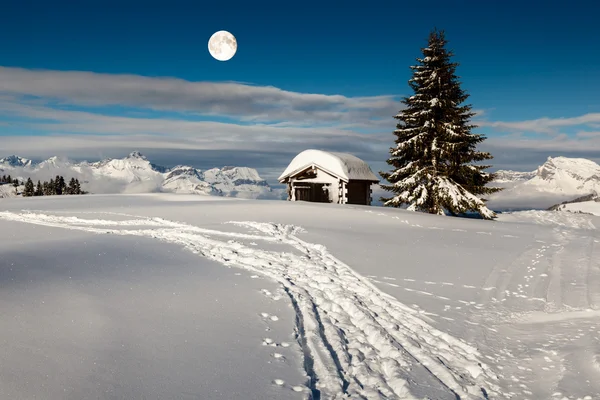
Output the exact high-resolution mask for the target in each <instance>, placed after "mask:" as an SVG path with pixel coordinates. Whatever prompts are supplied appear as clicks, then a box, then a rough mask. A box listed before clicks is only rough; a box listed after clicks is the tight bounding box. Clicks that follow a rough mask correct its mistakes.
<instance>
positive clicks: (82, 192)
mask: <svg viewBox="0 0 600 400" xmlns="http://www.w3.org/2000/svg"><path fill="white" fill-rule="evenodd" d="M86 193H87V192H84V191H83V190H81V185H80V184H79V179H77V178H75V194H86Z"/></svg>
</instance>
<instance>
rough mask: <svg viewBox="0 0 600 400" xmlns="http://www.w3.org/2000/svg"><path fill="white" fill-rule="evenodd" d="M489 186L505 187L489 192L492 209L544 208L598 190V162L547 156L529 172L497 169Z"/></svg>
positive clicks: (599, 187) (489, 203)
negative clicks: (495, 191) (538, 165)
mask: <svg viewBox="0 0 600 400" xmlns="http://www.w3.org/2000/svg"><path fill="white" fill-rule="evenodd" d="M496 174H497V180H496V181H494V182H492V183H491V185H494V186H500V187H504V188H505V190H503V191H501V192H499V193H496V194H493V195H490V196H489V202H488V205H489V206H490V208H492V209H494V210H504V209H527V208H539V209H546V208H548V207H551V206H553V205H555V204H557V203H561V202H563V201H567V200H573V199H574V198H576V197H579V196H584V195H588V194H592V193H600V165H598V164H596V163H595V162H593V161H590V160H587V159H584V158H567V157H554V158H552V157H548V160H547V161H546V162H545V163H544V164H543V165H541V166H540V167H539V168H538V169H537V170H536V171H533V172H515V171H498V172H497V173H496Z"/></svg>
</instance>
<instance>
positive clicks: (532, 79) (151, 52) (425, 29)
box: [0, 0, 600, 151]
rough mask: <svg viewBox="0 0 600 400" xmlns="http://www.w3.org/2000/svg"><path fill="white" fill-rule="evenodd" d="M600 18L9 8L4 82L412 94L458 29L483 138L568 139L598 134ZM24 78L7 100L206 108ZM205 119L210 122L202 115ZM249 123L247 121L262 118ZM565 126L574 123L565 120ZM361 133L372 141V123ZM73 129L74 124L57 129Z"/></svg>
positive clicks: (295, 5) (432, 5)
mask: <svg viewBox="0 0 600 400" xmlns="http://www.w3.org/2000/svg"><path fill="white" fill-rule="evenodd" d="M598 15H600V5H598V3H597V2H594V1H570V2H566V1H544V2H542V1H518V2H517V1H454V2H449V1H433V0H432V1H426V2H419V1H413V2H409V1H369V2H367V1H360V2H358V1H356V2H352V1H350V2H337V1H336V2H334V1H327V0H322V1H319V2H313V1H302V2H289V1H288V2H286V1H277V2H274V1H253V2H250V1H239V2H237V1H227V2H226V1H218V2H217V1H214V2H208V1H177V0H173V1H161V2H152V1H150V2H148V1H144V2H141V1H131V0H122V1H92V0H88V1H74V0H73V1H47V0H43V1H26V0H20V1H11V0H8V1H7V0H4V1H3V2H2V10H1V12H0V66H2V67H8V69H5V71H4V73H5V74H7V75H6V76H7V77H5V78H4V79H5V80H6V81H8V80H10V81H11V82H13V81H14V80H15V79H16V78H15V77H14V72H15V70H14V69H15V68H20V69H26V70H35V69H44V70H51V71H89V72H93V73H97V74H111V75H112V74H131V75H136V76H147V77H176V78H180V79H182V80H185V81H190V82H197V81H203V82H223V81H235V82H240V83H248V84H251V85H256V86H261V87H263V86H274V87H276V88H280V89H283V90H286V91H291V92H294V93H304V94H307V93H308V94H312V93H315V94H321V95H342V96H345V97H348V98H352V97H356V96H382V95H393V96H402V95H407V94H409V88H408V85H407V80H408V79H409V78H410V69H409V65H412V64H414V59H415V57H418V56H419V55H420V48H421V47H424V45H425V43H426V39H427V36H428V33H429V31H430V30H431V29H432V28H434V27H437V28H439V29H444V30H445V31H446V34H447V38H448V40H449V47H451V48H452V49H453V50H454V51H455V53H456V57H455V60H456V61H458V62H459V63H460V64H461V65H460V67H459V68H458V74H459V75H460V76H461V77H462V81H463V85H464V89H466V90H467V91H468V92H469V93H470V94H471V98H470V99H469V102H470V103H472V104H473V107H474V109H476V110H480V111H483V114H482V115H481V116H480V117H481V118H482V119H483V120H485V121H487V122H488V123H487V124H486V123H483V124H482V130H483V132H484V133H486V134H488V135H489V136H490V137H496V136H498V137H500V136H502V135H508V134H521V135H523V134H524V135H530V136H531V135H533V136H535V135H536V134H542V131H544V132H543V134H553V135H554V139H552V138H550V139H552V140H557V139H556V136H557V135H558V136H560V135H567V136H568V137H570V138H573V137H575V135H576V134H577V133H579V134H581V132H582V131H583V132H584V135H588V136H589V135H592V136H593V135H595V134H596V132H597V131H600V121H599V118H597V117H598V116H597V115H596V114H597V113H600V96H599V95H598V93H600V51H599V50H600V32H599V31H598V28H597V25H598ZM217 30H228V31H230V32H232V33H233V34H234V35H235V36H236V38H237V41H238V46H239V47H238V52H237V54H236V55H235V57H234V58H233V59H231V60H230V61H227V62H219V61H216V60H214V59H212V58H211V57H210V55H209V54H208V51H207V40H208V38H209V37H210V36H211V34H212V33H213V32H215V31H217ZM28 76H29V75H28ZM20 79H21V78H20ZM24 79H25V80H26V81H27V82H24V85H25V84H26V85H27V86H28V87H27V89H23V90H22V91H21V89H18V90H17V89H14V88H9V89H7V88H6V87H4V88H3V87H2V86H0V100H2V97H1V96H2V94H3V93H4V95H6V94H7V93H8V94H9V95H10V96H12V97H11V99H12V100H11V101H13V100H14V96H15V93H16V95H17V97H18V101H19V102H20V104H21V105H23V102H26V103H27V102H29V101H33V100H35V101H36V102H37V103H36V104H37V105H39V103H40V102H41V103H44V106H46V107H50V106H51V107H58V108H60V109H62V110H65V109H68V110H79V111H93V112H94V113H98V114H101V115H113V116H114V115H121V114H122V115H127V116H136V114H135V113H136V112H139V113H140V114H139V116H151V117H153V118H155V117H167V118H170V117H171V114H169V113H173V112H175V113H178V112H180V111H181V112H184V111H186V112H187V111H190V112H193V111H195V110H189V109H185V110H178V109H177V108H176V107H170V106H169V107H162V106H161V107H147V105H140V106H139V108H140V109H137V108H136V107H137V105H136V104H137V103H135V104H133V103H127V104H125V106H127V107H129V108H126V109H125V108H124V109H121V108H120V105H119V104H115V102H114V101H113V102H107V103H106V104H104V103H103V106H104V108H96V109H94V110H90V108H89V104H85V103H82V102H79V100H77V99H75V97H77V96H76V95H74V94H73V93H71V94H69V95H65V96H62V95H54V92H51V91H50V93H48V92H45V91H44V90H45V89H44V90H42V89H39V88H35V89H32V88H31V87H30V86H31V85H33V84H34V83H35V82H37V81H36V79H38V78H37V75H35V74H33V75H31V76H30V77H28V78H24ZM40 79H41V78H40ZM40 82H41V80H40ZM67 82H68V81H67ZM0 84H2V79H1V77H0ZM44 85H46V83H40V86H44ZM65 86H69V84H68V83H66V84H65ZM38 89H39V90H38ZM40 90H41V92H40ZM77 90H79V91H84V90H85V88H83V89H81V88H79V89H77ZM77 90H75V89H73V91H77ZM147 90H148V91H149V92H151V91H154V90H155V89H153V88H152V87H150V88H148V89H147ZM42 92H43V93H44V94H40V93H42ZM27 96H32V98H28V97H27ZM61 96H62V97H61ZM69 96H70V97H69ZM51 100H52V101H56V102H55V103H51ZM101 103H102V102H101ZM11 104H12V103H11ZM27 104H29V103H27ZM284 106H285V105H284ZM132 107H133V108H132ZM290 107H294V106H292V105H290ZM149 110H152V111H151V112H150V111H149ZM302 112H307V110H306V109H304V110H303V111H302ZM19 113H20V114H19V115H21V116H22V117H23V118H26V119H25V120H17V119H15V118H14V114H12V116H13V118H12V119H10V117H11V114H10V112H5V114H4V118H5V120H9V119H10V127H9V128H6V124H7V122H5V123H4V127H3V124H2V123H1V121H2V119H0V134H3V135H7V134H15V133H18V134H24V133H28V132H29V133H31V132H38V130H39V129H41V128H40V126H39V125H38V126H35V127H32V126H31V125H29V124H27V123H23V121H25V122H28V121H29V120H27V118H32V117H31V115H30V114H27V113H25V112H24V111H22V110H20V111H19ZM25 114H27V115H25ZM150 114H151V115H150ZM225 114H226V115H219V113H218V112H217V113H212V114H211V117H210V118H208V119H210V120H213V121H220V122H227V121H228V120H227V119H224V118H225V117H227V118H234V119H235V115H233V116H232V115H231V113H229V114H227V113H225ZM194 115H195V116H194V118H196V119H198V118H199V119H206V118H207V117H206V114H203V112H199V113H197V114H194ZM383 115H387V114H383ZM590 115H591V117H589V116H590ZM180 117H181V116H180ZM246 117H247V118H246V120H245V121H244V123H245V124H247V123H248V121H249V120H250V121H252V118H251V117H248V116H246ZM0 118H2V115H0ZM189 118H191V117H190V115H188V116H187V117H185V119H189ZM543 118H548V119H550V120H551V121H550V122H547V121H546V122H547V123H546V122H544V121H542V125H543V126H542V127H538V126H537V125H536V126H535V127H534V128H532V129H531V130H530V129H529V127H530V125H528V123H527V121H530V120H539V119H543ZM573 118H575V119H576V118H583V119H582V120H577V119H576V120H572V119H573ZM561 119H569V121H570V122H567V123H561V122H558V123H555V120H561ZM19 121H20V122H19ZM241 121H242V120H238V122H240V123H241ZM262 122H263V123H273V122H276V123H282V122H285V119H283V120H282V119H276V120H273V121H270V122H269V121H264V120H263V121H262ZM511 123H515V124H516V125H514V126H513V125H510V124H511ZM535 124H537V123H535ZM556 126H560V130H555V127H556ZM44 129H47V127H45V128H44ZM386 129H387V128H386ZM386 129H383V130H382V132H385V131H386ZM390 129H393V120H391V125H390V128H389V129H387V131H388V132H389V131H390ZM355 131H356V132H362V133H364V127H363V128H360V127H357V128H356V129H355ZM63 132H67V133H73V129H66V128H64V126H63V127H61V128H60V129H56V130H53V131H52V133H54V134H60V133H63ZM94 132H95V133H101V132H96V131H94ZM530 136H528V137H530ZM550 139H549V140H550ZM594 140H595V139H594ZM575 147H576V146H575ZM585 147H586V148H587V149H588V150H589V149H590V147H589V146H585ZM593 150H594V151H597V150H599V149H598V148H595V149H593Z"/></svg>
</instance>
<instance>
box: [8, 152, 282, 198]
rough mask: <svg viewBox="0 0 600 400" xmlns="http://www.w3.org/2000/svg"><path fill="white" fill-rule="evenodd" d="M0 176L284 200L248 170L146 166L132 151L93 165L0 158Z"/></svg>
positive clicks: (120, 189) (104, 188)
mask: <svg viewBox="0 0 600 400" xmlns="http://www.w3.org/2000/svg"><path fill="white" fill-rule="evenodd" d="M0 175H11V177H12V178H20V179H27V178H29V177H31V178H32V179H33V180H34V181H36V180H38V179H41V180H46V179H50V178H52V177H54V176H56V175H63V176H65V178H70V177H75V178H78V179H79V180H80V181H81V182H82V186H83V187H84V189H85V190H88V191H90V192H91V193H147V192H169V193H186V194H199V195H214V196H227V197H240V198H248V199H260V198H269V199H281V198H282V196H283V193H282V191H281V190H274V189H272V188H271V187H270V186H269V184H268V183H267V181H265V180H264V179H262V178H261V177H260V175H259V174H258V172H257V171H256V170H255V169H253V168H247V167H223V168H221V169H219V168H213V169H209V170H205V171H202V170H199V169H196V168H193V167H189V166H185V165H180V166H176V167H173V168H165V167H162V166H159V165H156V164H153V163H151V162H150V161H148V159H147V158H146V157H145V156H144V155H142V154H141V153H139V152H137V151H134V152H132V153H131V154H129V155H128V156H127V157H125V158H122V159H106V160H102V161H98V162H87V161H83V162H71V161H69V160H68V159H65V158H59V157H51V158H49V159H47V160H44V161H42V162H39V163H34V162H32V161H31V160H29V159H26V158H23V157H19V156H8V157H5V158H1V159H0ZM6 192H10V193H12V192H13V191H8V190H7V191H6Z"/></svg>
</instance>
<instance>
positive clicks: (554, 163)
mask: <svg viewBox="0 0 600 400" xmlns="http://www.w3.org/2000/svg"><path fill="white" fill-rule="evenodd" d="M599 174H600V165H598V164H596V163H595V162H593V161H591V160H587V159H585V158H567V157H555V158H552V157H548V160H547V161H546V162H545V163H544V164H543V165H541V166H540V167H539V168H538V169H537V171H536V175H537V176H538V177H539V178H540V179H543V180H547V181H551V180H555V179H563V178H565V177H570V178H572V179H575V180H578V181H582V182H583V181H585V180H588V179H590V178H593V177H598V176H599Z"/></svg>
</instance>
